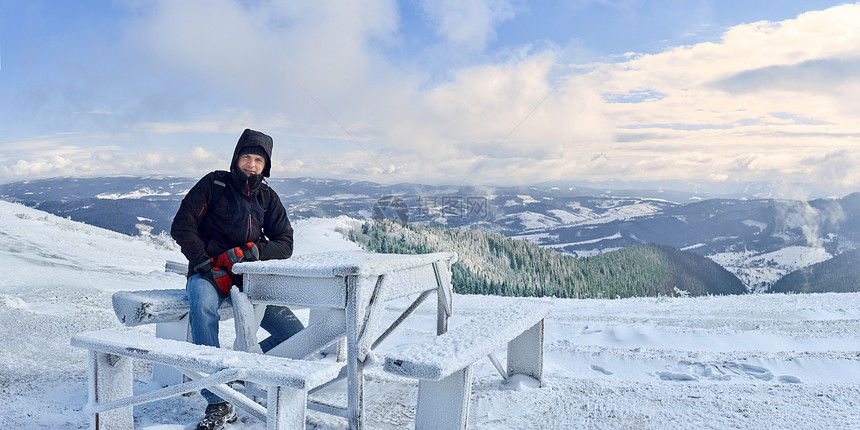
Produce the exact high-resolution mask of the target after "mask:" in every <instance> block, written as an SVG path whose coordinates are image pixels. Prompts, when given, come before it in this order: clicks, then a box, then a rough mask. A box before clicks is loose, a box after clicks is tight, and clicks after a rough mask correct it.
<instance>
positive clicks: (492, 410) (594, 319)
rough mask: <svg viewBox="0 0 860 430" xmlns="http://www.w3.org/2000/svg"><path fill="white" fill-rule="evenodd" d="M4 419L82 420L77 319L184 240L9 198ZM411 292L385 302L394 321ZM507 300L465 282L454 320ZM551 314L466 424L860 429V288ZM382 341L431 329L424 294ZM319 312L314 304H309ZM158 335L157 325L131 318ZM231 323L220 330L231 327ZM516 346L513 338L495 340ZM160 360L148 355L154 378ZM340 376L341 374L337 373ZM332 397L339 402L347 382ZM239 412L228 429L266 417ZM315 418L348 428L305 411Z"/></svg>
mask: <svg viewBox="0 0 860 430" xmlns="http://www.w3.org/2000/svg"><path fill="white" fill-rule="evenodd" d="M351 222H352V221H350V220H349V219H345V218H337V219H314V220H303V221H299V222H296V223H295V225H294V227H295V228H296V247H297V248H296V251H297V254H301V253H312V252H322V251H333V250H350V249H357V248H358V247H357V246H356V245H355V244H352V243H349V242H346V241H345V240H344V239H343V237H342V235H340V234H339V233H338V232H337V230H338V229H342V228H345V227H346V226H348V225H349V224H350V223H351ZM0 238H2V240H3V241H4V242H3V243H4V244H6V246H4V247H2V249H0V257H2V258H3V261H4V262H5V263H6V264H5V265H4V268H5V270H4V271H2V272H0V327H3V335H2V336H0V428H17V429H84V428H88V426H89V423H88V421H89V418H88V417H87V416H86V415H84V414H83V413H82V407H83V405H84V403H85V402H86V397H87V382H86V351H84V350H80V349H78V348H73V347H71V346H70V345H69V338H70V337H71V336H72V335H73V334H75V333H78V332H82V331H89V330H96V329H101V328H111V327H113V328H116V327H120V326H121V325H120V323H119V322H118V321H117V319H116V317H115V315H114V313H113V310H112V308H111V300H110V298H111V295H112V294H113V292H115V291H117V290H135V289H155V288H159V289H161V288H182V287H183V286H184V277H182V276H181V275H176V274H169V273H164V261H165V260H168V259H170V260H177V261H182V258H183V257H182V256H181V254H180V253H179V252H178V250H176V249H171V248H167V247H164V246H160V245H159V244H158V243H156V242H154V241H145V240H143V239H140V238H130V237H128V236H123V235H119V234H116V233H112V232H109V231H105V230H101V229H98V228H94V227H90V226H86V225H83V224H79V223H74V222H71V221H68V220H65V219H62V218H58V217H54V216H52V215H46V214H44V213H42V212H39V211H35V210H32V209H29V208H26V207H24V206H21V205H15V204H12V203H6V202H0ZM412 299H414V297H408V298H404V299H398V300H396V301H392V302H389V303H387V305H386V310H387V312H386V313H385V315H384V316H383V324H385V323H387V322H390V321H391V320H393V319H394V318H395V317H396V316H397V315H398V314H399V313H400V312H402V311H403V310H404V309H405V308H406V307H407V306H408V305H409V303H411V301H412ZM508 300H510V299H508V298H502V297H492V296H459V295H456V296H455V297H454V316H453V317H452V319H451V322H450V327H451V328H453V327H456V326H458V325H460V324H463V323H464V322H465V321H467V320H468V319H469V317H470V316H472V315H477V314H480V313H482V312H485V311H487V310H489V309H493V308H497V307H499V306H502V305H503V304H504V303H507V301H508ZM554 301H555V304H556V306H555V310H554V311H553V313H552V314H550V316H549V317H548V318H547V320H546V334H545V339H544V342H545V378H544V379H545V381H546V384H547V386H546V387H543V388H540V389H536V388H534V387H532V386H530V385H529V384H527V383H524V382H523V381H514V382H513V383H511V384H508V385H504V384H502V383H501V379H500V378H499V376H498V375H497V373H496V370H495V368H494V367H493V366H492V364H491V363H490V362H489V360H481V361H478V362H477V363H476V364H475V373H474V375H475V378H474V384H473V394H472V406H471V413H470V417H469V428H470V429H524V428H529V429H631V428H636V429H731V428H737V429H747V428H768V429H795V428H814V429H852V428H860V335H858V326H860V294H856V293H850V294H810V295H763V294H755V295H745V296H731V297H701V298H634V299H625V300H597V299H594V300H568V299H564V300H560V299H554ZM428 302H429V303H426V304H425V305H422V306H421V307H420V308H419V309H418V310H417V311H416V313H415V314H414V315H413V316H412V317H410V318H409V319H408V320H407V322H406V323H405V325H404V326H403V327H401V328H399V329H398V330H396V331H395V332H394V333H393V334H392V336H391V337H390V338H389V339H387V340H386V341H385V342H384V343H382V344H381V345H380V347H379V349H378V350H377V351H376V352H375V355H376V356H377V358H378V357H382V356H384V354H385V351H386V350H388V349H390V348H393V347H395V346H398V345H403V344H408V343H414V342H419V341H423V340H425V339H429V338H430V337H432V336H433V335H434V334H435V317H436V308H435V304H433V303H432V300H431V301H428ZM298 314H299V316H300V317H301V318H307V311H306V310H300V311H299V312H298ZM134 330H135V331H138V332H140V333H145V334H148V335H154V327H152V326H143V327H138V328H135V329H134ZM233 336H234V332H233V327H232V321H230V322H225V323H222V333H221V337H222V345H225V347H230V345H232V342H233ZM496 354H497V356H499V358H500V359H502V360H504V358H503V357H504V350H503V349H500V350H499V351H497V352H496ZM380 365H381V360H378V359H377V360H376V362H374V363H371V364H369V367H370V370H369V372H368V376H367V381H366V391H367V393H368V397H367V409H366V410H367V423H368V426H369V428H371V429H402V428H410V427H411V426H412V418H413V417H414V413H415V402H416V399H417V384H416V383H415V382H414V381H411V380H407V379H403V378H400V377H397V376H394V375H391V374H388V373H386V372H383V371H382V370H381V368H380V367H379V366H380ZM150 367H151V366H149V365H146V364H140V363H139V364H136V366H135V377H136V387H137V388H138V389H146V383H147V381H148V378H149V372H150V371H151V369H150ZM335 388H336V387H335ZM320 397H322V398H323V399H324V400H331V401H338V402H343V401H344V399H343V395H342V394H341V393H339V392H337V391H335V390H332V391H329V392H327V393H323V394H322V395H321V396H320ZM204 403H205V402H204V401H203V399H202V397H201V396H199V395H197V394H194V395H190V396H182V397H176V398H171V399H167V400H163V401H159V402H155V403H152V404H149V405H142V406H138V407H136V408H135V416H136V417H137V422H136V428H139V429H147V430H178V429H190V428H193V425H194V424H195V423H196V421H197V420H199V419H200V418H201V417H202V414H203V409H204V407H205V404H204ZM264 428H265V423H262V422H259V421H257V420H255V419H253V418H247V417H243V418H241V419H240V421H239V423H237V424H235V425H231V426H228V429H264ZM308 428H309V429H341V428H345V424H344V421H343V420H342V419H340V418H337V417H331V416H328V415H324V414H320V413H316V412H313V411H311V412H309V425H308Z"/></svg>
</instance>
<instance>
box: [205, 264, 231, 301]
mask: <svg viewBox="0 0 860 430" xmlns="http://www.w3.org/2000/svg"><path fill="white" fill-rule="evenodd" d="M203 278H204V279H206V280H207V281H209V283H211V284H212V285H214V286H215V288H217V289H218V291H219V293H220V294H221V295H222V296H229V295H230V287H232V286H233V280H232V279H230V274H229V273H227V271H226V270H221V268H219V267H213V268H212V269H211V270H209V271H207V272H205V273H203Z"/></svg>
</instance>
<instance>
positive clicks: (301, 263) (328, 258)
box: [233, 251, 457, 278]
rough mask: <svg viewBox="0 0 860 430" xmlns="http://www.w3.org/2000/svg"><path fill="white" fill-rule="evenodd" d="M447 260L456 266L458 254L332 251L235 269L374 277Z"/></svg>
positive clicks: (276, 273) (255, 262) (287, 273)
mask: <svg viewBox="0 0 860 430" xmlns="http://www.w3.org/2000/svg"><path fill="white" fill-rule="evenodd" d="M436 261H445V262H447V263H448V264H454V263H455V262H456V261H457V254H456V253H454V252H435V253H431V254H417V255H406V254H377V253H373V252H365V251H330V252H320V253H316V254H304V255H299V256H296V257H293V258H290V259H287V260H266V261H254V262H249V263H239V264H236V265H235V266H233V273H236V274H245V273H249V274H251V273H253V274H266V275H282V276H300V277H320V278H323V277H330V276H350V275H358V276H362V275H364V276H373V275H380V274H384V273H389V272H393V271H398V270H404V269H411V268H415V267H419V266H424V265H427V264H431V263H433V262H436Z"/></svg>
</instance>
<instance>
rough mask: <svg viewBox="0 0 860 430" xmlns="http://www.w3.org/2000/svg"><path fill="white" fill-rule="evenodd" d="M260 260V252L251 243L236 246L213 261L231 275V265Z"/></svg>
mask: <svg viewBox="0 0 860 430" xmlns="http://www.w3.org/2000/svg"><path fill="white" fill-rule="evenodd" d="M259 259H260V250H259V249H258V248H257V245H255V244H254V243H253V242H248V243H246V244H245V245H244V246H237V247H235V248H231V249H228V250H227V251H226V252H222V253H221V255H219V256H218V258H216V259H215V265H216V266H218V267H220V268H222V269H224V270H226V271H228V272H230V273H233V265H234V264H236V263H239V262H242V261H257V260H259Z"/></svg>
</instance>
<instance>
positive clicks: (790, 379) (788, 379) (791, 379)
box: [776, 375, 803, 384]
mask: <svg viewBox="0 0 860 430" xmlns="http://www.w3.org/2000/svg"><path fill="white" fill-rule="evenodd" d="M776 380H777V381H779V382H782V383H785V384H802V383H803V381H801V380H800V378H798V377H797V376H791V375H782V376H780V377H778V378H776Z"/></svg>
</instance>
